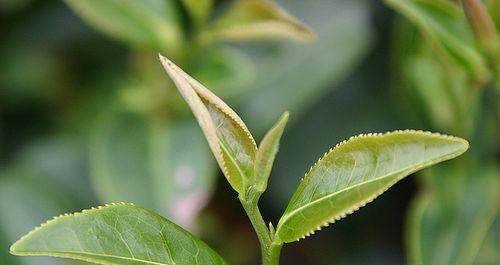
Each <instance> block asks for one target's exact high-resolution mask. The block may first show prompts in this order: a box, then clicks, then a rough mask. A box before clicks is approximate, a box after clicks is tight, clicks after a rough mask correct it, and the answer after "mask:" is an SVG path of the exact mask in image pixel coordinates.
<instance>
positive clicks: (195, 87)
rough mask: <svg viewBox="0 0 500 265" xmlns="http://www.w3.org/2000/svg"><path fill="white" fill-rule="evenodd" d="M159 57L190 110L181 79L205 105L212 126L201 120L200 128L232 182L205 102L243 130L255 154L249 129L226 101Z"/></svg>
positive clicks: (254, 146) (223, 170) (254, 144)
mask: <svg viewBox="0 0 500 265" xmlns="http://www.w3.org/2000/svg"><path fill="white" fill-rule="evenodd" d="M158 57H159V59H160V62H161V63H162V65H163V67H164V68H165V70H166V71H167V74H168V75H169V76H170V78H171V79H172V81H174V83H175V84H176V86H177V89H178V90H179V92H180V93H181V95H182V96H183V97H184V99H185V100H186V101H187V103H188V105H189V106H190V108H191V109H193V107H192V106H191V103H190V101H189V98H187V96H186V95H185V93H189V91H186V89H183V88H180V87H179V86H181V84H178V83H177V81H181V80H180V79H181V78H182V79H184V81H185V83H186V85H189V87H190V88H191V90H192V93H193V94H194V96H196V97H197V99H198V100H199V101H200V103H201V104H203V111H204V112H205V113H203V114H204V115H206V116H207V117H206V118H207V119H208V120H209V121H210V124H205V125H206V126H208V127H204V126H203V125H202V124H201V123H200V120H198V122H199V123H200V127H201V129H202V130H203V132H204V134H205V137H206V138H207V141H208V143H209V146H210V148H211V149H212V152H213V153H214V156H215V159H216V160H217V162H218V164H219V167H220V168H221V170H222V172H223V173H224V176H226V178H227V179H228V180H230V179H231V175H230V174H229V170H228V169H227V166H226V162H225V160H224V155H223V152H222V147H221V145H220V143H219V140H218V137H217V133H216V129H215V124H214V123H213V120H212V118H211V117H210V114H209V112H208V109H207V108H206V106H205V105H204V103H203V100H206V101H208V102H210V103H212V105H213V106H215V107H216V108H217V109H219V110H220V111H222V112H223V113H224V114H225V115H227V116H228V117H229V118H230V119H231V120H232V121H233V122H234V123H235V124H236V125H237V126H238V127H239V128H240V129H242V130H243V131H244V132H245V135H246V137H247V139H248V140H250V142H251V143H252V148H253V149H254V152H256V151H257V144H256V142H255V140H254V138H253V136H252V134H251V133H250V131H249V130H248V128H247V126H246V125H245V123H244V122H243V120H241V118H240V117H239V116H238V114H236V112H235V111H234V110H232V109H231V108H230V107H229V106H228V105H227V104H226V103H225V102H224V101H222V100H221V99H220V98H219V97H217V96H216V95H215V94H213V93H212V92H211V91H210V90H209V89H208V88H206V87H204V86H203V85H202V84H201V83H199V82H198V81H197V80H195V79H194V78H192V77H191V76H190V75H188V74H187V73H186V72H184V71H183V70H182V69H181V68H180V67H179V66H177V65H176V64H174V63H173V62H172V61H170V60H169V59H168V58H166V57H164V56H162V55H161V54H158ZM176 80H177V81H176ZM200 110H201V109H200ZM193 112H195V111H194V110H193ZM195 117H196V118H197V119H198V118H199V117H197V114H196V113H195ZM206 134H209V135H206ZM230 183H231V182H230ZM234 188H235V189H236V187H234ZM236 190H237V189H236ZM237 191H238V192H241V191H240V190H237Z"/></svg>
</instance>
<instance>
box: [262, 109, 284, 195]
mask: <svg viewBox="0 0 500 265" xmlns="http://www.w3.org/2000/svg"><path fill="white" fill-rule="evenodd" d="M288 116H289V114H288V112H285V113H283V115H281V117H280V119H279V120H278V122H277V123H276V124H275V125H274V126H273V127H272V128H271V129H270V130H269V132H267V134H266V135H265V136H264V139H262V142H261V143H260V146H259V150H257V154H256V156H255V170H254V172H255V183H256V187H257V189H258V190H259V191H260V192H264V191H265V190H266V187H267V181H268V179H269V175H270V174H271V169H272V168H273V164H274V158H275V157H276V154H277V153H278V147H279V143H280V139H281V135H282V134H283V130H284V129H285V126H286V123H287V122H288Z"/></svg>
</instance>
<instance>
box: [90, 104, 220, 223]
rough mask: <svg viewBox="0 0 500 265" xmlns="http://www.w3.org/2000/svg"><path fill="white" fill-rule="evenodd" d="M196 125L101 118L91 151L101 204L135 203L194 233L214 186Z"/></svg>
mask: <svg viewBox="0 0 500 265" xmlns="http://www.w3.org/2000/svg"><path fill="white" fill-rule="evenodd" d="M196 127H197V126H196V123H194V122H186V121H182V120H179V121H176V122H175V123H168V122H167V120H158V119H149V120H148V119H147V118H145V117H144V116H142V115H135V114H131V113H128V112H125V111H112V112H110V113H109V114H107V115H105V116H103V117H102V119H101V120H100V121H99V124H98V125H97V127H96V129H95V131H94V134H93V137H92V143H91V153H90V158H91V166H92V179H93V185H94V187H95V190H96V191H97V193H98V196H99V198H100V199H101V201H103V202H106V203H109V202H117V201H133V202H136V203H139V204H142V205H145V206H146V207H148V208H151V209H154V210H155V211H157V212H159V213H161V214H164V215H166V216H168V217H169V218H171V219H172V220H174V221H175V222H176V223H178V224H180V225H181V226H183V227H186V228H191V229H192V228H193V225H194V224H195V223H194V222H195V218H196V216H197V214H198V212H199V211H200V210H201V209H202V208H203V207H204V206H205V205H206V203H207V200H208V198H209V197H210V194H211V192H212V189H213V186H214V182H215V168H214V167H213V164H212V161H211V157H210V151H209V150H208V148H207V147H206V143H205V141H204V140H203V137H202V135H201V134H200V133H199V131H198V130H197V129H196Z"/></svg>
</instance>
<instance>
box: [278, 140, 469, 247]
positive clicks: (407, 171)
mask: <svg viewBox="0 0 500 265" xmlns="http://www.w3.org/2000/svg"><path fill="white" fill-rule="evenodd" d="M436 136H441V137H443V135H436ZM444 137H448V136H444ZM353 138H356V137H353ZM351 139H352V138H351ZM346 142H347V141H345V142H343V143H340V144H339V145H337V146H336V147H335V148H333V149H331V150H330V152H327V153H325V155H324V156H323V157H322V158H321V159H320V160H318V162H316V164H314V165H313V166H312V167H311V169H310V170H309V172H308V173H307V174H306V177H305V178H307V175H308V174H310V173H311V172H313V171H314V169H315V167H317V166H318V165H319V163H320V162H321V160H322V159H324V158H325V157H326V156H328V155H329V154H330V153H332V152H333V151H334V150H336V149H338V148H339V147H341V146H342V145H343V144H344V143H346ZM424 151H425V149H424ZM461 153H463V151H462V150H457V151H455V152H453V153H450V154H448V155H445V156H439V157H436V158H434V159H432V160H429V161H427V162H425V163H421V164H419V165H417V166H409V167H406V168H404V169H401V170H399V171H396V172H393V173H390V174H386V175H383V176H381V177H378V178H375V179H370V180H368V181H364V182H361V183H358V184H355V185H352V186H349V187H346V188H344V189H341V190H339V191H336V192H334V193H331V194H329V195H326V196H323V197H321V198H319V199H316V200H314V201H312V202H309V203H307V204H305V205H302V206H300V207H298V208H297V209H294V210H292V211H291V212H289V213H285V214H284V215H283V217H282V218H281V220H280V221H279V223H278V228H277V229H276V231H279V228H280V227H281V226H282V225H283V224H284V223H286V221H287V220H288V219H290V218H291V217H292V216H294V215H296V214H298V213H300V212H301V211H302V210H303V209H305V208H308V207H310V206H312V205H315V204H318V203H321V202H322V201H324V200H328V199H330V198H332V197H335V196H336V195H338V194H340V193H343V192H346V191H349V190H352V189H354V188H357V187H360V186H363V185H366V184H370V183H373V182H376V181H380V180H383V179H385V178H391V177H393V178H395V179H394V180H393V181H392V182H390V183H387V184H386V185H384V187H382V188H380V189H379V190H378V191H377V192H376V193H374V195H372V196H369V197H368V198H367V199H366V200H363V201H362V202H360V203H358V204H356V205H354V206H353V207H351V208H349V209H347V210H345V211H343V213H342V214H339V215H335V216H333V217H331V218H330V219H328V220H325V221H324V222H323V223H321V224H320V225H319V227H317V228H313V229H312V230H311V231H309V232H306V233H305V234H304V235H302V237H305V236H309V235H310V233H312V232H314V231H316V230H317V229H321V227H324V226H328V224H330V223H332V222H335V221H336V220H339V219H341V218H344V217H345V215H347V214H350V213H352V212H353V211H356V210H358V209H359V208H361V207H363V206H365V205H366V204H368V203H370V202H371V201H373V200H374V199H375V198H377V197H378V196H380V195H381V194H382V193H384V192H385V191H386V190H388V189H389V188H390V187H392V186H393V185H394V184H395V183H397V182H398V181H399V180H401V177H400V176H402V175H405V176H406V175H409V174H411V173H413V172H415V171H418V170H420V169H422V168H425V167H427V166H429V165H432V164H434V163H437V162H440V161H444V160H448V159H451V158H454V157H456V156H458V155H459V154H461ZM393 161H394V160H393ZM378 165H379V163H377V164H376V167H378ZM304 180H305V179H304ZM285 212H286V211H285ZM277 236H278V235H277ZM278 237H279V236H278Z"/></svg>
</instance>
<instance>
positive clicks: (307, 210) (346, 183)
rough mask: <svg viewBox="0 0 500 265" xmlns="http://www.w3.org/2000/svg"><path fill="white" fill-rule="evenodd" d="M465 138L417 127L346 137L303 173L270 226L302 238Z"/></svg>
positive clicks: (454, 150)
mask: <svg viewBox="0 0 500 265" xmlns="http://www.w3.org/2000/svg"><path fill="white" fill-rule="evenodd" d="M468 146H469V145H468V143H467V141H465V140H463V139H461V138H457V137H451V136H444V135H440V134H433V133H429V132H421V131H395V132H391V133H386V134H368V135H360V136H357V137H352V138H351V139H349V140H347V141H344V142H342V143H340V144H338V145H337V146H336V147H335V148H333V149H331V150H330V151H329V152H327V153H326V154H325V156H324V157H323V158H322V159H320V160H319V161H318V162H317V163H316V164H315V165H314V166H312V167H311V170H310V171H309V172H308V173H307V174H306V175H305V177H304V179H303V180H302V182H301V183H300V185H299V187H298V188H297V191H296V192H295V194H294V195H293V197H292V199H291V200H290V203H289V204H288V207H287V208H286V210H285V213H284V214H283V216H282V217H281V219H280V221H279V223H278V227H277V229H276V237H277V238H279V239H280V240H282V241H283V242H292V241H295V240H299V239H300V238H305V237H306V236H309V235H310V234H312V233H314V232H315V231H316V230H319V229H321V227H324V226H328V225H329V224H330V223H332V222H335V221H336V220H339V219H341V218H343V217H345V216H346V215H347V214H350V213H352V212H354V211H356V210H358V209H359V208H360V207H362V206H364V205H366V204H367V203H369V202H371V201H372V200H374V199H375V198H376V197H377V196H379V195H380V194H382V193H383V192H385V191H386V190H387V189H388V188H389V187H391V186H392V185H394V184H395V183H396V182H397V181H399V180H401V179H403V178H404V177H406V176H408V175H410V174H411V173H413V172H415V171H418V170H420V169H422V168H425V167H428V166H431V165H433V164H436V163H439V162H441V161H444V160H448V159H451V158H454V157H456V156H458V155H460V154H462V153H463V152H465V151H466V150H467V148H468Z"/></svg>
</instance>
